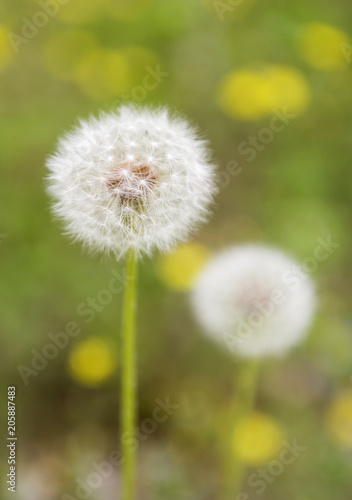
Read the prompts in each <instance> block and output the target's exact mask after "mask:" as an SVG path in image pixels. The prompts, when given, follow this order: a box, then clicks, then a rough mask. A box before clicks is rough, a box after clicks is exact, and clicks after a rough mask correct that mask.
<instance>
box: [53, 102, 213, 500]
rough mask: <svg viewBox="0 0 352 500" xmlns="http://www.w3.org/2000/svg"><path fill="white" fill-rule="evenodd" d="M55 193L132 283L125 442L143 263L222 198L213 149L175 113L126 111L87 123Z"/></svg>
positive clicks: (129, 487) (69, 145)
mask: <svg viewBox="0 0 352 500" xmlns="http://www.w3.org/2000/svg"><path fill="white" fill-rule="evenodd" d="M47 166H48V168H49V170H50V175H49V177H48V191H49V193H50V194H51V195H52V197H53V198H54V201H55V203H54V212H55V213H56V215H57V216H58V217H59V218H61V219H63V221H64V223H65V226H66V230H67V232H68V233H69V234H70V235H71V236H72V237H74V238H75V239H78V240H80V241H82V242H83V243H84V244H85V245H86V246H87V247H88V248H89V249H91V250H95V251H105V252H109V253H113V254H115V256H116V257H121V256H123V255H125V254H127V255H126V257H127V259H126V275H125V291H124V295H125V298H124V304H123V314H122V328H121V335H120V342H121V354H120V356H121V436H126V435H131V436H133V435H134V433H135V428H136V406H137V396H136V394H137V393H136V380H137V373H136V372H137V370H136V310H137V287H136V283H137V258H138V257H139V256H141V255H142V254H144V253H147V254H150V253H151V252H152V251H153V250H154V249H158V250H161V251H168V250H170V249H171V248H172V247H173V246H174V245H175V244H176V243H177V242H181V241H184V240H186V239H187V237H188V235H189V233H190V231H192V230H193V229H194V228H195V227H196V226H197V225H198V224H199V223H200V222H202V221H204V220H205V219H206V216H207V214H208V207H209V204H210V203H211V202H212V199H213V195H214V193H215V190H216V189H215V175H214V166H213V165H212V164H211V162H210V160H209V155H208V152H207V148H206V143H205V142H204V141H203V140H200V139H199V138H198V137H197V134H196V132H195V130H194V129H193V128H192V127H190V126H189V124H188V123H187V122H185V121H183V120H181V119H179V118H174V117H171V116H170V115H169V113H168V111H167V110H166V109H159V110H156V111H152V110H149V109H138V108H135V107H128V106H123V107H121V108H120V109H119V110H118V111H117V112H116V113H108V114H102V115H101V116H100V117H99V118H98V119H96V118H91V119H90V120H89V121H81V123H80V125H79V126H78V127H76V129H74V130H73V132H71V133H70V134H67V135H66V136H64V137H63V138H62V139H61V140H60V141H59V144H58V148H57V152H56V153H55V154H54V155H53V156H51V157H50V158H49V159H48V161H47ZM121 450H122V463H123V464H122V470H121V483H122V494H121V498H122V499H123V500H133V499H134V498H135V490H136V457H135V454H136V450H135V448H134V447H131V446H130V444H129V440H127V439H123V440H122V443H121Z"/></svg>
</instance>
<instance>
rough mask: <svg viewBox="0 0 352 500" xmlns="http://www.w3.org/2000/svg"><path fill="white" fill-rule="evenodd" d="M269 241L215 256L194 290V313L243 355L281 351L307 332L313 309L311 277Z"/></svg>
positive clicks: (214, 335)
mask: <svg viewBox="0 0 352 500" xmlns="http://www.w3.org/2000/svg"><path fill="white" fill-rule="evenodd" d="M294 266H295V262H294V261H292V260H291V259H290V258H289V257H287V256H286V255H285V254H283V253H282V252H280V251H278V250H274V249H271V248H267V247H264V246H254V245H252V246H251V245H249V246H243V247H234V248H231V249H229V250H226V251H224V252H222V253H221V254H220V255H218V256H216V257H215V258H214V259H212V260H211V261H210V262H209V264H208V265H207V266H206V268H205V269H204V270H203V272H202V273H201V274H200V276H199V278H198V280H197V282H196V285H195V287H194V290H193V295H192V302H193V307H194V311H195V314H196V316H197V318H198V320H199V322H200V324H201V325H202V326H203V327H204V329H205V331H206V332H207V333H208V335H209V336H210V337H211V338H212V339H214V340H216V341H217V342H219V343H220V344H222V345H224V346H226V347H227V348H228V349H229V350H230V351H232V352H234V353H236V354H239V355H241V356H244V357H260V356H265V355H280V354H283V353H284V352H286V351H287V350H288V349H289V348H290V347H291V346H293V345H295V344H297V343H298V342H299V341H300V340H301V339H302V337H304V335H305V332H306V330H307V327H308V326H309V324H310V322H311V319H312V316H313V313H314V309H315V293H314V287H313V284H312V282H311V280H310V279H309V277H308V276H306V277H305V279H303V278H301V279H299V278H298V277H297V276H295V275H294V274H293V272H294V271H293V269H294Z"/></svg>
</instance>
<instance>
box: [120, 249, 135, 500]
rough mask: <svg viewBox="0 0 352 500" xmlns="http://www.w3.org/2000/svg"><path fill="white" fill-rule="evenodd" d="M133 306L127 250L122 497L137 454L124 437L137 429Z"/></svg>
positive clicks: (131, 259)
mask: <svg viewBox="0 0 352 500" xmlns="http://www.w3.org/2000/svg"><path fill="white" fill-rule="evenodd" d="M136 309H137V259H136V255H135V253H134V251H133V250H130V252H129V254H128V257H127V262H126V278H125V296H124V304H123V318H122V339H121V363H122V367H121V368H122V373H121V377H122V382H121V383H122V387H121V405H122V412H121V436H122V439H121V443H122V500H133V499H134V496H135V488H136V454H135V450H134V447H133V444H131V440H130V439H128V438H127V436H128V437H132V436H134V434H135V428H136V406H137V402H136V399H137V398H136V386H137V369H136Z"/></svg>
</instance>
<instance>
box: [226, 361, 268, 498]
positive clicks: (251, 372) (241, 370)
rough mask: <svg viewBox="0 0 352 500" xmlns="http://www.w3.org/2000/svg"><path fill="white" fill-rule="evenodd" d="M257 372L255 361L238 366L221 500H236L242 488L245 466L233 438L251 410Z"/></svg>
mask: <svg viewBox="0 0 352 500" xmlns="http://www.w3.org/2000/svg"><path fill="white" fill-rule="evenodd" d="M258 372H259V361H258V360H256V359H249V360H246V361H243V362H241V363H240V364H239V365H238V369H237V384H236V386H237V387H236V389H237V397H236V411H235V414H234V415H231V416H230V418H231V428H230V429H231V430H230V437H229V438H227V443H225V446H228V451H227V459H226V460H225V468H224V481H223V492H222V498H223V500H236V498H237V495H238V494H239V493H240V492H241V488H242V486H243V481H244V477H245V472H246V471H245V464H244V463H243V462H242V460H241V458H240V457H239V456H238V455H237V453H236V449H235V446H234V442H233V436H234V435H235V434H236V431H237V430H238V428H239V426H240V425H241V424H242V422H243V420H245V418H246V417H247V416H249V415H250V414H251V412H252V410H253V407H254V401H255V396H256V392H257V382H258ZM232 429H233V430H232Z"/></svg>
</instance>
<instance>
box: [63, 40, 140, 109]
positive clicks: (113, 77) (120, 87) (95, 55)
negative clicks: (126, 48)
mask: <svg viewBox="0 0 352 500" xmlns="http://www.w3.org/2000/svg"><path fill="white" fill-rule="evenodd" d="M129 75H130V71H129V64H128V61H127V59H126V58H125V57H124V55H123V54H122V53H121V52H120V51H117V50H103V49H95V50H93V51H91V52H89V54H87V55H86V56H85V57H83V58H82V59H81V60H80V61H79V62H78V64H77V67H76V69H75V71H74V75H73V80H74V81H75V82H76V83H77V85H78V86H79V87H80V88H81V89H82V90H83V92H85V93H86V94H87V95H89V96H90V97H94V98H96V99H100V98H105V99H112V98H114V97H117V96H118V95H119V94H121V93H122V92H124V91H125V90H127V89H128V87H129V82H130V76H129Z"/></svg>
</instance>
